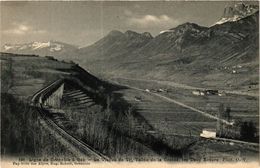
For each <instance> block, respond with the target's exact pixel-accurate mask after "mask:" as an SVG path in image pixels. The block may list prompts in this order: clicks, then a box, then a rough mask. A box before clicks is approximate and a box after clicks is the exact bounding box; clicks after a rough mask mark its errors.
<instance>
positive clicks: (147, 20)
mask: <svg viewBox="0 0 260 168" xmlns="http://www.w3.org/2000/svg"><path fill="white" fill-rule="evenodd" d="M127 23H128V24H129V25H131V26H139V27H142V28H148V27H150V26H173V25H177V24H178V20H174V19H172V18H170V17H169V16H167V15H160V16H155V15H144V16H141V17H130V18H128V19H127Z"/></svg>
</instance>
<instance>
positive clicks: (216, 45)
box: [5, 3, 259, 90]
mask: <svg viewBox="0 0 260 168" xmlns="http://www.w3.org/2000/svg"><path fill="white" fill-rule="evenodd" d="M234 17H235V18H236V19H232V18H234ZM223 18H228V19H226V20H225V21H223V20H222V21H221V22H220V21H219V22H217V24H215V25H213V26H211V27H203V26H199V25H197V24H195V23H184V24H182V25H179V26H177V27H175V28H172V29H169V30H166V31H162V32H161V33H160V34H159V35H157V36H156V37H152V36H151V34H150V33H147V32H145V33H137V32H133V31H126V32H125V33H122V32H120V31H116V30H114V31H111V32H110V33H109V34H108V35H107V36H105V37H104V38H102V39H100V40H99V41H97V42H96V43H94V44H93V45H90V46H88V47H84V48H80V49H75V47H71V46H69V45H68V46H69V47H68V48H69V49H68V50H67V49H66V50H64V52H63V50H62V51H56V50H58V49H59V47H57V46H55V47H53V46H54V45H53V46H52V45H47V47H45V48H43V47H42V48H41V47H39V48H36V49H33V50H31V51H33V52H32V53H37V54H39V53H40V55H41V54H42V53H43V52H39V51H42V50H43V49H44V50H43V51H46V49H47V51H48V52H46V54H49V55H54V56H57V58H64V57H65V58H68V56H70V58H71V59H73V60H74V61H77V62H78V63H80V65H81V66H83V67H84V68H86V69H88V70H90V71H91V72H93V73H95V74H97V75H102V76H105V77H109V78H110V77H120V76H121V77H132V78H145V79H155V80H166V81H175V82H179V83H185V84H190V85H194V86H201V85H202V86H205V87H216V88H219V87H221V88H225V89H245V90H256V89H257V87H258V71H259V70H258V69H259V68H258V60H259V58H258V57H259V41H258V39H259V27H258V25H259V12H258V6H257V7H256V6H252V5H245V4H241V3H238V4H237V5H235V6H234V7H229V8H226V9H225V10H224V14H223ZM223 18H222V19H223ZM230 18H231V19H230ZM31 46H34V45H31ZM64 46H65V45H64ZM6 47H7V48H8V46H5V48H6ZM64 48H66V47H64ZM8 51H12V50H11V49H9V50H8ZM22 51H23V52H25V51H26V52H27V50H22ZM36 51H37V52H36ZM28 52H30V51H28Z"/></svg>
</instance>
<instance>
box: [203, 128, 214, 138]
mask: <svg viewBox="0 0 260 168" xmlns="http://www.w3.org/2000/svg"><path fill="white" fill-rule="evenodd" d="M200 136H201V137H204V138H216V137H217V131H216V129H203V130H202V133H201V134H200Z"/></svg>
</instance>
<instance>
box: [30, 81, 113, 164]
mask: <svg viewBox="0 0 260 168" xmlns="http://www.w3.org/2000/svg"><path fill="white" fill-rule="evenodd" d="M61 82H62V79H59V80H56V81H54V82H52V83H51V84H50V85H48V86H46V87H44V88H42V89H41V90H39V91H38V92H36V93H35V94H34V95H33V96H32V99H31V102H32V103H33V105H34V106H36V107H37V108H38V111H39V113H40V116H41V118H42V119H43V120H44V121H45V122H46V124H48V126H49V127H50V128H51V129H52V130H53V131H54V132H55V133H57V134H59V135H60V136H61V137H62V138H63V139H64V140H66V141H67V142H69V143H70V145H72V146H73V147H75V148H76V149H78V150H79V153H82V154H83V155H85V156H87V157H91V158H93V160H100V161H109V160H110V159H109V158H108V157H107V156H105V155H103V154H102V153H100V152H98V151H96V150H95V149H93V148H92V147H91V146H89V145H88V144H86V143H84V142H82V141H80V140H78V139H77V138H75V137H74V136H72V135H70V134H69V133H68V132H67V131H66V130H64V129H63V128H61V127H60V126H59V125H57V124H56V123H55V122H54V121H52V119H50V118H49V117H48V116H47V115H46V112H48V111H47V110H46V109H44V108H43V107H42V105H41V103H40V102H39V99H40V97H41V96H44V95H45V94H47V93H48V92H49V91H50V90H51V89H53V87H55V86H57V85H59V84H61Z"/></svg>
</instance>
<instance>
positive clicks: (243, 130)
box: [240, 121, 257, 141]
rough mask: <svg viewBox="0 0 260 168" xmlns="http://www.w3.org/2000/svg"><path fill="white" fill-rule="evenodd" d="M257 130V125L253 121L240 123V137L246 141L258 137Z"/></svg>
mask: <svg viewBox="0 0 260 168" xmlns="http://www.w3.org/2000/svg"><path fill="white" fill-rule="evenodd" d="M256 132H257V129H256V126H255V124H254V123H253V122H252V121H250V122H247V121H245V122H242V123H241V124H240V139H242V140H246V141H254V140H255V138H256V136H255V135H256Z"/></svg>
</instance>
